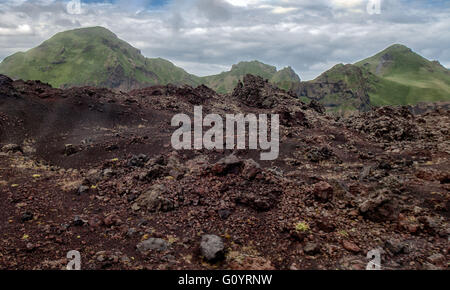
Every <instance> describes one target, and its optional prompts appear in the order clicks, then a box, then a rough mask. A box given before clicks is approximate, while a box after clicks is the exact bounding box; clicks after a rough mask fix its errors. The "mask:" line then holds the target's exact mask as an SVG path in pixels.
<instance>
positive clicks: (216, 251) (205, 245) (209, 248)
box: [200, 235, 224, 262]
mask: <svg viewBox="0 0 450 290" xmlns="http://www.w3.org/2000/svg"><path fill="white" fill-rule="evenodd" d="M200 250H201V254H202V255H203V257H204V258H205V259H206V260H207V261H210V262H211V261H217V260H220V259H223V258H224V244H223V241H222V239H221V238H220V237H218V236H216V235H203V236H202V241H201V243H200Z"/></svg>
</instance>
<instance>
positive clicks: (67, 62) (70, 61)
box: [0, 27, 199, 90]
mask: <svg viewBox="0 0 450 290" xmlns="http://www.w3.org/2000/svg"><path fill="white" fill-rule="evenodd" d="M0 73H2V74H6V75H8V76H10V77H12V78H21V79H25V80H31V79H33V80H40V81H43V82H47V83H49V84H51V85H52V86H54V87H69V86H80V85H92V86H99V87H108V88H113V89H122V90H129V89H133V88H138V87H143V86H150V85H154V84H167V83H174V84H190V85H196V84H199V78H198V77H196V76H194V75H191V74H188V73H187V72H186V71H184V70H183V69H181V68H179V67H176V66H175V65H173V64H172V63H171V62H169V61H167V60H164V59H161V58H152V59H150V58H146V57H144V56H143V55H142V54H141V52H140V51H139V50H138V49H136V48H134V47H132V46H131V45H129V44H128V43H126V42H125V41H123V40H120V39H119V38H118V37H117V36H116V35H115V34H114V33H112V32H111V31H109V30H107V29H105V28H102V27H91V28H82V29H76V30H70V31H65V32H61V33H58V34H56V35H55V36H53V37H52V38H50V39H49V40H47V41H45V42H43V43H42V44H41V45H39V46H38V47H36V48H33V49H31V50H29V51H27V52H19V53H16V54H14V55H12V56H10V57H7V58H6V59H4V61H3V62H2V63H1V64H0Z"/></svg>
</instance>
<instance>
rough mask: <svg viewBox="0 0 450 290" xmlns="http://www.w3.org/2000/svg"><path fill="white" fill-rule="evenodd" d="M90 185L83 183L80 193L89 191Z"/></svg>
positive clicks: (79, 189)
mask: <svg viewBox="0 0 450 290" xmlns="http://www.w3.org/2000/svg"><path fill="white" fill-rule="evenodd" d="M89 189H90V188H89V186H86V185H81V186H80V187H79V188H78V195H81V194H84V193H87V192H89Z"/></svg>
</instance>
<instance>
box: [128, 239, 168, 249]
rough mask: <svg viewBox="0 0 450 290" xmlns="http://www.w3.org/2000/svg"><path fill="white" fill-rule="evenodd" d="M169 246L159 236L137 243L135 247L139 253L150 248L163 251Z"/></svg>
mask: <svg viewBox="0 0 450 290" xmlns="http://www.w3.org/2000/svg"><path fill="white" fill-rule="evenodd" d="M168 247H169V243H167V242H166V241H165V240H163V239H160V238H150V239H148V240H145V241H142V242H140V243H139V244H137V246H136V248H137V249H138V251H139V252H141V253H146V252H148V251H150V250H155V251H165V250H167V248H168Z"/></svg>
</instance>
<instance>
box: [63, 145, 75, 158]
mask: <svg viewBox="0 0 450 290" xmlns="http://www.w3.org/2000/svg"><path fill="white" fill-rule="evenodd" d="M77 152H78V149H77V148H75V146H73V145H72V144H66V145H65V146H64V154H65V155H66V156H70V155H73V154H75V153H77Z"/></svg>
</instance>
